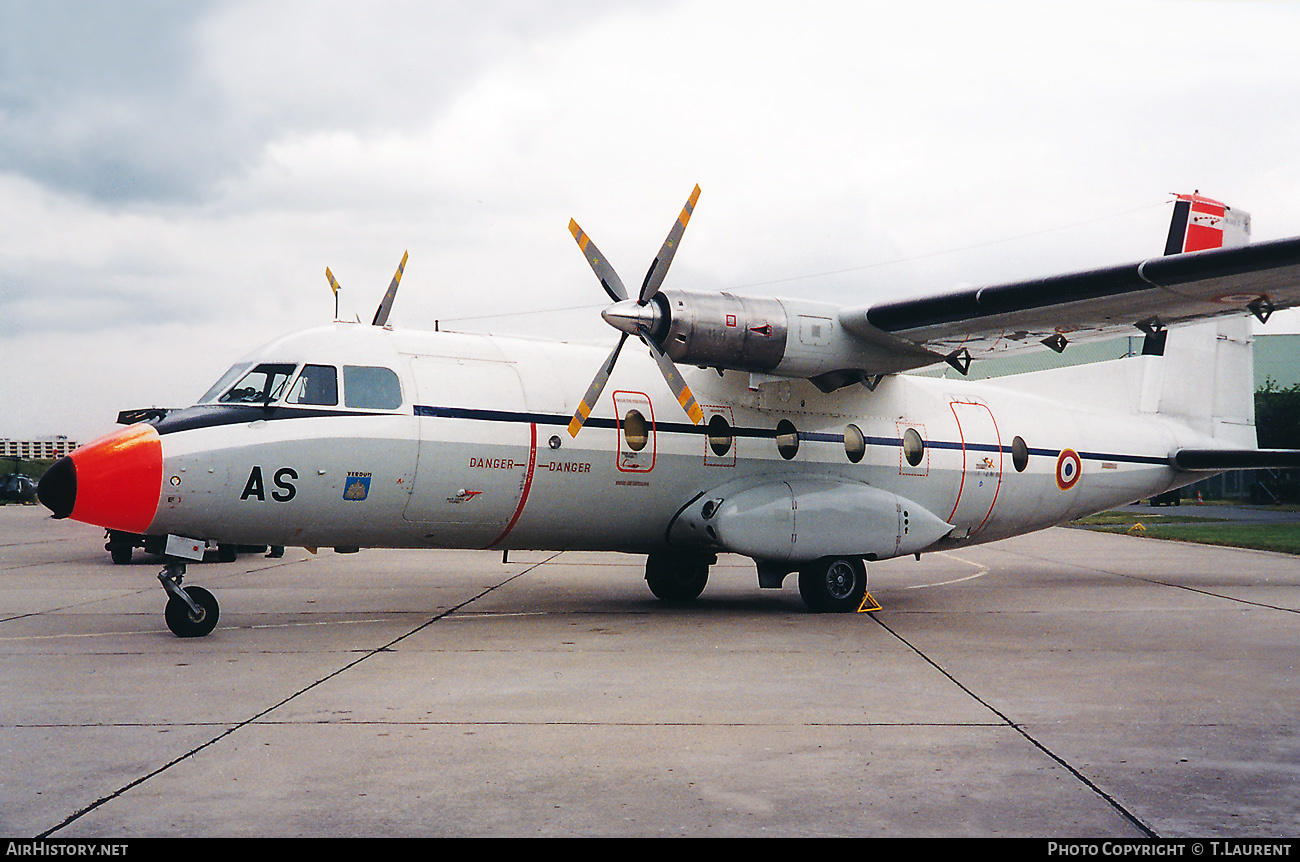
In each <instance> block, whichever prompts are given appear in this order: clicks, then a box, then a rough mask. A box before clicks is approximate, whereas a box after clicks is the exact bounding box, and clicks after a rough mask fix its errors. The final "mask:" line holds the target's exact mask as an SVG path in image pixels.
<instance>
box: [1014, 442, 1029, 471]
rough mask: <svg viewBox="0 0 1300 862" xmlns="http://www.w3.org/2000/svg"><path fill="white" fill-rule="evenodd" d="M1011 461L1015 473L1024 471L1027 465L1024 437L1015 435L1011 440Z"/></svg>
mask: <svg viewBox="0 0 1300 862" xmlns="http://www.w3.org/2000/svg"><path fill="white" fill-rule="evenodd" d="M1011 463H1012V464H1014V465H1015V467H1016V472H1017V473H1023V472H1025V468H1026V467H1028V466H1029V447H1028V446H1026V445H1025V439H1024V438H1023V437H1020V436H1017V437H1016V438H1015V439H1014V440H1012V441H1011Z"/></svg>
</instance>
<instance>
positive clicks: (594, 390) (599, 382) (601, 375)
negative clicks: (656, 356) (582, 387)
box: [569, 332, 667, 437]
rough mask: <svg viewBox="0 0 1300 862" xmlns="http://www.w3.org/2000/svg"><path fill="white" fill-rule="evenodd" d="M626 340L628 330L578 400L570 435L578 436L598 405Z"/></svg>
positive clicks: (570, 422) (570, 425)
mask: <svg viewBox="0 0 1300 862" xmlns="http://www.w3.org/2000/svg"><path fill="white" fill-rule="evenodd" d="M625 341H627V333H626V332H624V333H623V334H622V335H620V336H619V339H618V344H616V345H615V346H614V350H613V352H612V353H610V354H609V358H608V359H606V360H605V364H604V365H602V366H600V370H599V371H597V372H596V378H595V379H594V380H592V381H591V385H590V386H588V387H587V392H586V394H585V395H583V396H582V400H581V401H579V402H578V409H577V411H576V412H575V413H574V414H573V418H572V419H570V420H569V436H570V437H577V436H578V431H580V430H581V429H582V424H583V423H584V422H586V421H587V417H588V416H590V415H591V410H592V408H593V407H595V406H596V401H597V399H599V398H600V393H601V392H602V391H604V389H605V383H606V382H608V381H609V375H610V373H611V372H613V370H614V363H615V362H616V361H618V352H619V351H620V350H622V349H623V342H625ZM665 358H667V357H665Z"/></svg>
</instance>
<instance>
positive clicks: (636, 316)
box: [569, 185, 704, 437]
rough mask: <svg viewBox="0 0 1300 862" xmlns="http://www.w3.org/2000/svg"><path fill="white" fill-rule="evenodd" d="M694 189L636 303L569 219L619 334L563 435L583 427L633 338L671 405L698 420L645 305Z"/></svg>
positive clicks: (687, 216)
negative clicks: (610, 302) (660, 378)
mask: <svg viewBox="0 0 1300 862" xmlns="http://www.w3.org/2000/svg"><path fill="white" fill-rule="evenodd" d="M699 197H700V187H699V186H698V185H697V186H696V187H695V190H694V191H693V192H691V196H690V199H689V200H687V201H686V206H684V207H682V212H681V215H679V216H678V217H677V221H676V222H675V223H674V224H673V227H672V230H670V231H669V232H668V238H667V239H665V240H664V244H663V246H662V247H660V249H659V254H658V255H657V256H656V257H655V259H654V261H653V262H652V263H651V264H650V269H649V270H648V271H647V272H646V274H645V279H644V280H643V281H642V282H641V291H640V292H639V293H638V294H637V298H636V299H630V298H629V297H628V293H627V288H626V287H624V286H623V280H622V279H621V278H619V277H618V273H617V272H615V271H614V267H613V266H611V265H610V263H609V261H607V260H605V258H604V256H603V255H602V254H601V253H600V250H599V249H598V248H596V244H595V243H593V242H592V241H591V238H590V237H589V236H587V234H586V233H585V232H584V231H583V230H582V228H580V227H578V223H577V222H576V221H574V220H572V219H570V220H569V233H571V234H573V238H574V239H575V240H577V241H578V248H580V249H582V253H583V256H585V257H586V258H587V263H589V264H591V269H592V271H593V272H594V273H596V278H598V279H600V286H601V287H603V288H604V289H605V293H607V294H609V298H610V299H612V300H614V304H613V305H611V306H610V307H609V308H607V309H605V310H604V311H602V312H601V313H600V316H601V317H603V318H605V322H606V323H608V324H609V325H610V326H612V327H614V328H615V329H617V330H619V331H620V332H622V335H621V336H620V337H619V339H618V344H617V345H615V346H614V350H613V352H611V353H610V354H609V357H608V358H607V359H606V360H605V362H604V364H603V365H601V366H600V370H599V371H597V372H596V377H595V379H593V380H592V381H591V385H590V386H588V387H587V392H586V394H584V395H583V396H582V400H581V401H580V402H578V409H577V411H576V412H575V413H574V414H573V419H571V420H570V421H569V436H571V437H577V436H578V431H580V430H581V429H582V426H583V423H585V422H586V421H587V417H588V416H589V415H591V410H592V408H593V407H595V405H596V401H597V400H598V399H599V398H600V393H601V392H602V391H603V390H604V389H605V384H606V383H607V382H608V381H609V375H610V374H611V373H612V372H613V371H614V364H615V363H616V362H617V361H618V354H619V352H620V351H621V350H622V349H623V345H624V344H625V343H626V342H627V338H628V336H629V335H635V336H637V337H638V338H640V339H641V341H642V342H644V343H645V346H646V347H648V348H649V349H650V355H651V356H653V357H654V360H655V363H656V364H658V366H659V372H660V373H661V374H663V376H664V380H665V381H666V382H667V383H668V388H669V389H671V390H672V392H673V395H675V396H676V397H677V403H678V404H680V405H681V407H682V409H683V410H685V411H686V415H687V416H688V417H690V420H691V421H692V422H694V423H695V424H696V425H698V424H700V423H701V422H702V421H704V411H703V410H701V409H700V405H699V404H698V403H697V402H696V400H695V395H694V394H693V393H692V392H691V388H690V387H689V386H687V385H686V381H685V380H684V379H683V378H682V375H681V373H680V372H679V371H678V370H677V366H676V365H674V364H673V361H672V359H671V358H669V356H668V354H666V353H665V352H664V348H663V345H662V344H660V343H659V342H657V341H656V340H655V338H654V335H653V333H654V331H655V329H656V328H657V327H656V324H657V323H658V321H659V318H660V313H659V309H658V307H656V306H655V305H654V304H652V303H651V301H650V300H651V299H653V298H654V295H655V294H656V293H658V292H659V286H660V285H661V284H663V281H664V277H665V276H666V275H667V274H668V266H669V264H671V263H672V260H673V255H675V254H676V253H677V246H678V245H679V244H680V243H681V240H682V234H683V233H684V232H685V231H686V225H687V223H688V222H690V220H691V214H692V213H693V212H695V202H696V201H697V200H699Z"/></svg>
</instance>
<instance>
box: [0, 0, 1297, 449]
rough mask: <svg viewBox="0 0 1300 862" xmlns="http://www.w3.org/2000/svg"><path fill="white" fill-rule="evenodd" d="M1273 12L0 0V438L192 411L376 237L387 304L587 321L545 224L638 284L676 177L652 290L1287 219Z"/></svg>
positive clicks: (918, 277)
mask: <svg viewBox="0 0 1300 862" xmlns="http://www.w3.org/2000/svg"><path fill="white" fill-rule="evenodd" d="M1297 37H1300V6H1296V5H1293V4H1290V3H1243V2H1142V0H1123V2H1116V3H1105V2H1098V1H1097V0H1089V2H1081V3H1071V2H971V0H963V2H909V3H898V2H892V3H870V2H861V0H859V1H858V2H840V3H835V2H808V0H803V2H799V3H791V2H789V0H784V2H755V0H743V2H741V0H736V2H724V0H719V2H707V0H690V2H680V3H674V2H633V0H629V2H617V0H591V2H588V0H573V2H554V3H547V2H542V0H519V2H490V0H487V2H485V0H475V2H430V0H414V2H374V0H371V2H366V3H357V2H353V0H349V2H328V0H300V1H299V2H294V0H283V2H277V0H255V2H235V0H213V2H188V3H177V2H172V0H157V1H156V2H146V0H138V2H114V3H102V2H92V0H84V2H56V0H43V2H39V3H37V2H20V0H0V436H16V437H27V436H37V435H47V434H67V435H69V436H71V437H73V438H74V439H78V440H81V441H82V442H85V441H88V440H89V439H92V438H93V437H96V436H98V435H100V434H102V433H104V432H107V431H109V430H112V428H113V427H114V419H115V417H116V414H117V411H118V410H120V409H123V408H128V407H145V406H151V405H159V406H173V407H179V406H185V405H188V404H190V403H193V401H194V400H195V399H196V398H197V397H198V396H199V395H200V394H202V393H203V392H204V391H205V390H206V389H207V388H208V386H209V385H210V384H211V383H212V382H213V381H214V380H215V379H216V378H217V377H218V376H219V375H220V374H221V373H222V372H223V371H224V370H225V369H226V368H227V367H228V366H229V365H230V364H231V363H232V362H233V361H234V360H235V359H236V358H238V357H239V356H240V355H242V354H244V353H246V352H248V351H249V350H251V349H252V348H254V347H256V346H257V345H259V344H261V343H264V342H266V341H269V340H271V339H272V338H274V337H276V336H278V335H281V334H284V333H286V332H289V331H292V330H295V329H299V328H303V327H307V326H313V325H317V324H320V323H324V322H328V321H329V320H331V319H332V318H333V310H334V309H333V297H332V296H331V294H330V291H329V287H328V284H327V283H326V281H325V275H324V271H325V267H326V266H329V267H330V268H331V269H332V270H333V272H334V274H335V275H336V276H337V277H338V279H339V281H340V282H341V283H342V285H343V288H344V289H343V292H342V294H341V300H342V312H343V316H344V317H347V318H349V319H351V318H352V317H354V316H360V317H361V318H362V319H364V320H369V318H370V317H371V316H373V314H374V309H375V306H376V305H377V304H378V302H379V299H380V297H381V296H382V294H383V291H384V289H385V288H386V287H387V284H388V281H389V279H390V278H391V276H392V272H393V269H394V268H395V267H396V265H397V262H398V260H399V259H400V258H401V255H402V252H403V251H404V250H408V249H409V251H410V255H411V256H410V262H409V264H408V265H407V269H406V276H405V278H404V280H403V283H402V290H401V292H400V293H399V295H398V298H397V303H396V306H395V308H394V311H393V316H392V322H393V323H394V324H396V325H399V326H410V327H420V328H432V327H433V322H434V320H439V321H440V325H441V326H442V328H460V329H466V330H475V331H497V332H509V333H519V334H528V335H537V336H547V337H555V338H565V339H574V340H603V341H608V342H610V343H612V341H613V340H614V337H615V334H614V333H613V331H612V330H610V329H608V327H606V326H605V325H604V324H603V323H602V322H601V320H600V318H599V309H600V307H601V306H602V305H603V304H604V303H603V300H604V299H605V296H604V293H603V292H602V291H601V289H600V287H599V284H598V283H597V282H596V281H595V279H594V278H593V276H592V274H591V271H590V269H589V268H588V267H587V264H586V262H585V261H584V260H583V258H582V256H581V254H580V253H579V251H578V249H577V247H576V245H575V244H574V242H573V239H572V237H571V236H570V235H569V232H568V230H567V225H568V220H569V218H570V217H574V218H576V219H577V220H578V221H579V223H580V224H581V225H582V226H583V227H584V228H585V229H586V230H587V231H588V233H590V234H591V235H592V236H593V238H594V239H595V240H596V242H597V244H598V245H599V246H600V247H601V249H602V251H604V252H605V254H606V255H607V256H608V257H609V258H610V259H611V260H612V261H613V262H614V264H615V265H616V266H617V267H618V269H619V270H620V272H621V273H622V274H623V278H624V280H625V281H627V282H629V283H639V282H640V280H641V277H642V275H643V274H644V272H645V268H646V266H647V265H648V264H649V262H650V259H651V258H652V257H653V255H654V253H655V252H656V251H657V250H658V248H659V245H660V243H661V242H662V241H663V238H664V236H665V234H666V233H667V231H668V228H669V226H670V225H671V223H672V220H673V219H674V217H675V216H676V214H677V212H678V210H679V209H680V208H681V206H682V204H683V202H684V201H685V199H686V197H687V195H688V194H689V193H690V190H691V188H692V186H693V185H694V184H695V183H697V182H698V183H699V184H700V186H701V187H702V189H703V194H702V196H701V198H700V202H699V204H698V206H697V208H696V215H695V218H694V219H693V220H692V222H691V224H690V229H689V230H688V231H687V234H686V238H685V240H684V242H683V244H682V247H681V252H680V253H679V254H678V255H677V258H676V260H675V262H674V264H673V271H672V273H671V275H670V276H669V278H668V282H667V283H666V284H665V287H679V288H689V289H699V290H723V289H733V290H740V291H741V292H748V293H754V294H777V295H797V296H806V297H817V298H824V299H828V300H834V301H838V302H845V303H851V304H864V303H869V302H872V301H875V300H878V299H884V298H893V297H897V296H905V295H919V294H925V293H934V292H940V291H946V290H951V289H954V288H957V287H962V286H973V285H978V284H984V283H992V282H998V281H1003V280H1009V279H1018V278H1027V277H1034V276H1041V275H1046V274H1051V273H1056V272H1067V271H1072V270H1078V269H1087V268H1092V267H1097V266H1105V265H1110V264H1116V263H1124V262H1128V261H1131V260H1138V259H1141V258H1143V257H1147V256H1150V255H1154V254H1158V253H1160V252H1161V251H1162V250H1163V243H1164V235H1165V231H1166V229H1167V224H1168V218H1169V212H1170V207H1169V203H1168V202H1169V201H1170V199H1171V198H1170V193H1171V192H1184V191H1192V190H1193V189H1199V190H1201V191H1202V193H1204V194H1208V195H1210V196H1212V197H1216V198H1218V199H1220V200H1223V201H1225V202H1227V203H1229V204H1230V205H1233V206H1236V207H1239V208H1241V209H1245V210H1247V211H1249V212H1250V213H1251V214H1252V217H1253V224H1254V231H1255V239H1256V240H1262V239H1274V238H1279V237H1285V236H1293V235H1300V194H1298V192H1300V156H1298V155H1297V154H1298V153H1300V63H1297V62H1296V59H1295V45H1296V41H1297ZM519 312H532V313H528V314H519ZM503 315H504V316H503ZM1284 328H1290V330H1291V331H1295V329H1296V328H1297V327H1295V326H1294V315H1293V314H1292V315H1291V316H1290V317H1289V319H1284V320H1282V321H1281V324H1280V325H1278V326H1273V325H1270V327H1269V328H1268V329H1266V330H1262V331H1266V332H1274V331H1283V330H1284ZM594 371H595V369H594V368H593V369H591V371H590V373H588V371H587V370H586V369H583V370H582V371H581V373H578V374H576V375H575V378H574V380H573V386H574V387H575V394H581V391H582V390H583V389H585V387H586V385H587V383H588V382H589V379H590V376H591V374H593V373H594Z"/></svg>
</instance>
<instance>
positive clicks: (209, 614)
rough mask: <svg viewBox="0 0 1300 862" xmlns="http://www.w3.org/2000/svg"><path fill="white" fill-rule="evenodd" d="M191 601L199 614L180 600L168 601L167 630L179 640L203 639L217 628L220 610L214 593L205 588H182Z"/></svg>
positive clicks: (173, 598) (165, 614) (166, 613)
mask: <svg viewBox="0 0 1300 862" xmlns="http://www.w3.org/2000/svg"><path fill="white" fill-rule="evenodd" d="M181 589H183V590H184V591H185V594H186V595H187V596H189V597H190V600H191V601H192V602H194V604H195V605H197V606H198V612H197V613H196V612H195V611H193V610H191V609H190V606H189V605H187V604H185V602H183V601H181V600H180V599H179V598H176V597H174V596H173V597H172V598H170V599H168V600H167V610H166V611H165V613H164V616H166V618H167V628H169V629H171V631H172V634H174V635H176V637H178V638H201V637H203V636H204V635H206V634H208V633H209V632H211V631H212V630H213V629H215V628H216V627H217V617H219V616H220V613H221V612H220V610H219V608H218V607H217V600H216V598H215V597H214V596H213V595H212V593H210V592H208V591H207V590H205V589H203V587H181Z"/></svg>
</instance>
